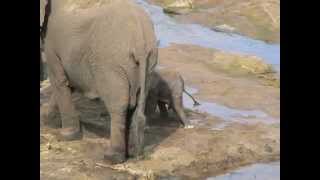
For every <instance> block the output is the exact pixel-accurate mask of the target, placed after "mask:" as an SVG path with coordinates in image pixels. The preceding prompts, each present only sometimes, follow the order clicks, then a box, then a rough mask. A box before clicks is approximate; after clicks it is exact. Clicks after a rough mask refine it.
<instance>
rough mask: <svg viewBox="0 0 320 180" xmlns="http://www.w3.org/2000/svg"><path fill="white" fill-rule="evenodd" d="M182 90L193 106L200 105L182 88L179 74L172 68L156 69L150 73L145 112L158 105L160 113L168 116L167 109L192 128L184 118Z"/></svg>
mask: <svg viewBox="0 0 320 180" xmlns="http://www.w3.org/2000/svg"><path fill="white" fill-rule="evenodd" d="M183 92H185V93H186V94H187V95H189V96H190V97H191V98H192V100H193V101H194V106H196V105H200V104H199V103H198V102H197V101H196V100H195V99H194V98H193V97H192V96H191V95H190V94H189V93H188V92H187V91H186V90H185V88H184V81H183V79H182V77H181V75H180V74H179V73H178V72H176V71H173V70H167V69H157V70H155V71H154V72H153V73H152V75H151V87H150V91H149V94H148V98H147V106H146V114H147V116H150V115H152V114H154V113H155V111H156V108H157V106H158V108H159V111H160V115H161V116H162V117H164V118H165V117H168V109H173V111H174V112H175V113H176V114H177V115H178V118H179V121H180V123H181V124H182V126H183V127H185V128H192V127H193V126H192V125H191V124H190V121H189V120H188V119H187V118H186V115H185V112H184V108H183Z"/></svg>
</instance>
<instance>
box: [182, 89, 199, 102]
mask: <svg viewBox="0 0 320 180" xmlns="http://www.w3.org/2000/svg"><path fill="white" fill-rule="evenodd" d="M183 92H185V93H186V94H187V95H188V96H189V97H191V99H192V100H193V106H199V105H200V103H199V102H198V101H197V100H196V99H195V98H194V97H193V96H192V95H191V94H190V93H188V91H186V90H185V89H183Z"/></svg>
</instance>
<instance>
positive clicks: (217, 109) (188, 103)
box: [183, 87, 280, 130]
mask: <svg viewBox="0 0 320 180" xmlns="http://www.w3.org/2000/svg"><path fill="white" fill-rule="evenodd" d="M186 90H187V91H188V92H189V93H190V94H195V93H197V92H198V90H197V89H195V88H190V87H186ZM198 101H199V100H198ZM199 103H200V105H199V106H195V107H193V101H192V99H191V98H190V97H189V96H188V95H186V94H185V93H184V94H183V105H184V107H186V108H189V109H191V110H196V111H198V112H202V113H208V114H210V115H212V116H215V117H218V118H220V119H222V120H224V123H221V124H219V125H218V126H215V127H212V128H211V130H222V129H223V128H224V127H226V126H228V125H229V124H230V123H235V122H236V123H242V124H255V123H260V122H261V123H265V124H275V123H279V122H280V121H279V120H278V119H275V118H272V117H270V116H269V115H267V114H266V113H264V112H262V111H259V110H239V109H233V108H229V107H226V106H223V105H220V104H217V103H213V102H205V101H199ZM191 122H192V123H195V122H193V120H191ZM196 124H197V123H196Z"/></svg>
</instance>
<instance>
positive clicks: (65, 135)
mask: <svg viewBox="0 0 320 180" xmlns="http://www.w3.org/2000/svg"><path fill="white" fill-rule="evenodd" d="M60 135H61V137H62V139H63V140H64V141H74V140H79V139H82V132H81V130H80V129H78V128H63V129H61V130H60Z"/></svg>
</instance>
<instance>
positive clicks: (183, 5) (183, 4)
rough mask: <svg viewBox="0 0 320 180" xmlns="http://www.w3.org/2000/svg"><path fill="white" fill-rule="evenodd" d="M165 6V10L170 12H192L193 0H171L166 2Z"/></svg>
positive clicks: (177, 13)
mask: <svg viewBox="0 0 320 180" xmlns="http://www.w3.org/2000/svg"><path fill="white" fill-rule="evenodd" d="M165 4H167V5H165V7H164V8H163V12H165V13H168V14H176V15H181V14H187V13H189V12H191V10H192V9H193V1H192V0H176V1H173V2H171V1H169V2H167V3H165Z"/></svg>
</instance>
